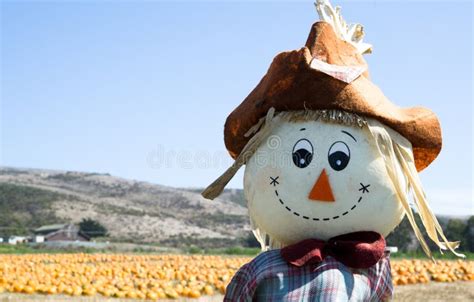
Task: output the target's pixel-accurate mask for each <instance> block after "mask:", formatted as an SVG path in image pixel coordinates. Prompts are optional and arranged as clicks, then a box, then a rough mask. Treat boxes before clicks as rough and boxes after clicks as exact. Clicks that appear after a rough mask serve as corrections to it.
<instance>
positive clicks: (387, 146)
mask: <svg viewBox="0 0 474 302" xmlns="http://www.w3.org/2000/svg"><path fill="white" fill-rule="evenodd" d="M368 127H369V130H370V132H371V133H372V136H373V137H374V139H375V141H376V146H377V149H378V151H379V153H380V154H381V156H382V157H383V158H384V161H385V167H386V168H387V173H388V175H389V177H390V179H391V180H392V183H393V185H394V189H395V191H396V193H397V196H398V200H399V202H400V203H401V204H402V206H403V208H404V210H405V213H406V215H407V218H408V221H409V222H410V225H411V227H412V229H413V231H414V232H415V236H416V238H417V239H418V241H419V242H420V245H421V248H422V249H423V251H424V252H425V254H426V255H427V256H428V257H430V258H431V259H433V256H432V254H431V251H430V249H429V247H428V245H427V243H426V241H425V238H424V237H423V234H422V233H421V231H420V229H419V228H418V225H417V224H416V221H415V215H414V213H413V211H412V209H411V207H410V204H409V200H408V194H407V192H406V190H404V188H403V186H402V184H401V181H400V179H401V178H400V177H399V175H398V173H397V171H396V170H397V169H396V168H397V165H399V168H401V170H402V172H403V174H404V176H405V177H406V179H407V180H408V182H407V189H409V190H410V191H411V192H413V202H414V205H415V207H416V210H417V212H418V214H419V215H420V218H421V222H422V224H423V227H424V228H425V230H426V232H427V234H428V236H429V237H430V239H431V240H432V241H433V242H434V243H435V244H436V245H437V246H438V247H439V248H440V249H441V250H446V249H449V250H450V251H451V252H452V253H453V254H455V255H456V256H458V257H464V255H463V254H460V253H457V252H456V251H454V249H455V248H457V247H458V246H459V242H449V241H448V239H447V238H446V236H445V235H444V233H443V230H442V228H441V226H440V225H439V222H438V220H437V219H436V216H435V215H434V214H433V212H432V211H431V209H430V207H429V206H428V203H427V200H426V195H425V193H424V192H423V189H422V185H421V181H420V179H419V177H418V172H417V171H416V167H415V160H414V158H413V153H412V151H411V144H410V142H409V141H408V140H406V139H405V138H404V137H402V136H401V135H399V134H398V133H396V132H395V131H393V130H392V129H390V128H388V127H386V126H384V125H383V124H381V123H380V122H378V121H376V120H373V119H369V120H368ZM438 235H439V236H440V237H441V239H442V241H441V240H440V239H439V237H438Z"/></svg>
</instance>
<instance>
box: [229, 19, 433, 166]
mask: <svg viewBox="0 0 474 302" xmlns="http://www.w3.org/2000/svg"><path fill="white" fill-rule="evenodd" d="M313 63H316V65H318V66H319V67H315V64H313ZM321 66H322V67H321ZM326 67H328V68H329V70H332V71H331V72H328V71H327V70H324V69H325V68H326ZM354 72H355V74H354ZM351 73H352V75H351ZM330 74H331V75H330ZM272 107H273V108H275V110H276V111H277V112H281V111H292V110H324V109H338V110H342V111H347V112H352V113H356V114H358V115H361V116H365V117H372V118H375V119H377V120H379V121H380V122H382V123H383V124H385V125H387V126H389V127H391V128H392V129H394V130H396V131H397V132H399V133H400V134H401V135H403V136H404V137H405V138H406V139H408V140H409V141H410V142H411V143H412V145H413V152H414V157H415V164H416V168H417V170H418V171H421V170H423V169H424V168H426V167H427V166H428V165H429V164H430V163H431V162H432V161H433V160H434V159H435V158H436V156H437V155H438V154H439V152H440V150H441V141H442V139H441V128H440V124H439V120H438V118H437V117H436V115H435V114H434V113H433V112H432V111H431V110H429V109H427V108H423V107H412V108H400V107H398V106H396V105H395V104H393V103H392V102H390V100H388V98H387V97H386V96H385V95H384V94H383V93H382V91H381V90H380V89H379V88H378V87H377V86H375V85H374V84H373V83H372V82H371V81H370V79H369V75H368V72H367V63H366V62H365V60H364V59H363V58H362V55H361V54H360V53H359V51H358V50H357V49H356V47H354V46H353V44H351V43H349V42H347V41H344V40H342V39H340V38H339V37H338V36H337V35H336V33H335V32H334V29H333V27H332V26H331V24H329V23H326V22H316V23H315V24H314V25H313V26H312V28H311V32H310V34H309V37H308V40H307V41H306V45H305V47H303V48H301V49H299V50H293V51H288V52H283V53H280V54H278V55H277V56H276V57H275V58H274V59H273V62H272V64H271V65H270V68H269V69H268V71H267V74H266V75H265V76H264V77H263V79H262V80H261V81H260V83H258V85H257V87H255V88H254V89H253V91H252V92H251V93H250V94H249V95H248V96H247V98H245V100H244V101H243V102H242V103H241V104H240V105H239V106H238V107H237V108H236V109H235V110H234V111H233V112H232V113H231V114H230V115H229V116H228V117H227V120H226V123H225V128H224V140H225V144H226V147H227V149H228V151H229V153H230V155H231V156H232V157H233V158H236V157H237V156H238V155H239V153H240V152H241V151H242V149H243V148H244V146H245V145H246V144H247V142H248V141H249V139H250V138H251V136H250V137H246V136H245V135H244V134H245V133H247V131H248V130H249V129H250V128H251V127H252V126H254V125H255V124H257V122H258V121H259V120H260V118H262V117H264V116H265V115H266V114H267V112H268V110H269V109H270V108H272Z"/></svg>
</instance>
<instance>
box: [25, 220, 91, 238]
mask: <svg viewBox="0 0 474 302" xmlns="http://www.w3.org/2000/svg"><path fill="white" fill-rule="evenodd" d="M34 233H35V235H36V236H43V237H44V241H89V240H90V238H89V236H87V235H86V234H84V233H82V232H81V231H80V230H79V227H78V226H77V225H75V224H52V225H44V226H42V227H40V228H37V229H36V230H34Z"/></svg>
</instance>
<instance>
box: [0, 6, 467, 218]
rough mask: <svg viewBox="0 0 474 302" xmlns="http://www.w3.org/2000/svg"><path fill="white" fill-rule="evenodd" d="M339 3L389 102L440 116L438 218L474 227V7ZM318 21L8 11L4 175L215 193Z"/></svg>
mask: <svg viewBox="0 0 474 302" xmlns="http://www.w3.org/2000/svg"><path fill="white" fill-rule="evenodd" d="M333 4H340V5H341V6H342V11H343V16H344V17H345V19H346V20H347V21H349V22H360V23H362V24H363V25H364V26H365V31H366V39H365V40H366V41H367V42H369V43H371V44H373V45H374V53H373V54H371V55H368V56H366V59H367V61H368V63H369V67H370V72H371V76H372V79H373V81H374V82H375V83H376V84H377V85H378V86H379V87H381V88H382V90H383V91H384V92H385V94H386V95H387V96H388V97H389V98H390V99H391V100H392V101H393V102H394V103H396V104H398V105H400V106H404V107H407V106H415V105H423V106H426V107H429V108H431V109H432V110H434V111H435V112H436V113H437V114H438V115H439V117H440V120H441V123H442V128H443V136H444V142H443V143H444V146H443V150H442V152H441V154H440V156H439V157H438V159H437V160H436V161H435V162H434V163H433V164H432V165H431V166H430V167H429V168H428V169H426V170H425V171H424V172H423V173H422V174H421V176H422V181H423V183H424V186H425V190H426V192H427V194H428V196H429V197H430V199H431V200H432V204H433V208H434V210H435V211H436V212H438V213H448V214H473V212H474V205H473V198H472V194H473V193H472V192H473V191H472V181H473V179H472V164H473V155H472V154H473V153H472V151H473V150H472V146H473V127H472V114H473V110H472V109H473V108H472V88H471V86H472V4H471V3H470V2H455V3H452V2H448V1H446V2H442V1H435V2H429V1H424V2H409V1H403V2H401V1H394V2H385V1H349V2H348V1H333ZM316 20H317V14H316V12H315V10H314V7H313V5H312V2H311V1H301V2H269V1H266V2H249V1H247V2H225V3H222V2H196V1H195V2H159V1H147V2H145V1H144V2H140V1H135V2H120V3H113V2H108V1H78V2H69V1H68V2H60V1H53V2H46V1H36V2H26V1H2V3H1V39H2V40H1V128H2V129H1V130H2V131H1V148H0V151H1V157H0V163H1V165H4V166H14V167H33V168H48V169H61V170H78V171H88V172H104V173H105V172H107V173H111V174H113V175H117V176H122V177H126V178H131V179H137V180H145V181H150V182H153V183H158V184H164V185H171V186H186V187H202V186H205V185H207V184H208V183H210V182H211V181H212V180H214V178H215V177H217V176H218V175H220V173H221V172H222V171H223V170H225V169H226V168H227V165H228V164H230V163H231V161H230V158H229V157H228V156H227V154H226V151H225V148H224V143H223V124H224V121H225V118H226V117H227V115H228V113H230V112H231V111H232V109H233V108H234V107H235V106H237V105H238V104H239V103H240V102H241V101H242V100H243V99H244V98H245V97H246V96H247V94H248V93H249V92H250V91H251V89H252V88H253V87H254V86H255V85H256V84H257V83H258V81H259V80H260V79H261V77H262V76H263V75H264V73H265V72H266V70H267V68H268V66H269V64H270V63H271V61H272V59H273V57H274V56H275V55H276V54H277V53H279V52H281V51H284V50H292V49H297V48H299V47H301V46H303V45H304V43H305V41H306V37H307V34H308V32H309V28H310V26H311V24H312V23H313V22H314V21H316ZM242 175H243V173H242V171H241V172H240V173H239V174H238V175H237V176H236V177H235V178H234V180H233V181H232V182H231V184H230V187H241V186H242Z"/></svg>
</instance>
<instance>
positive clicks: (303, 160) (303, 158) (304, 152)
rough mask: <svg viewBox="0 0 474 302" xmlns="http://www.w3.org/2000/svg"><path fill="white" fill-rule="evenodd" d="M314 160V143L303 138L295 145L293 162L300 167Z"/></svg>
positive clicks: (304, 166)
mask: <svg viewBox="0 0 474 302" xmlns="http://www.w3.org/2000/svg"><path fill="white" fill-rule="evenodd" d="M312 160H313V145H311V143H310V142H309V140H307V139H305V138H303V139H300V140H299V141H297V142H296V144H295V146H294V147H293V163H294V164H295V166H297V167H298V168H306V167H307V166H308V165H309V164H310V163H311V161H312Z"/></svg>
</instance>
